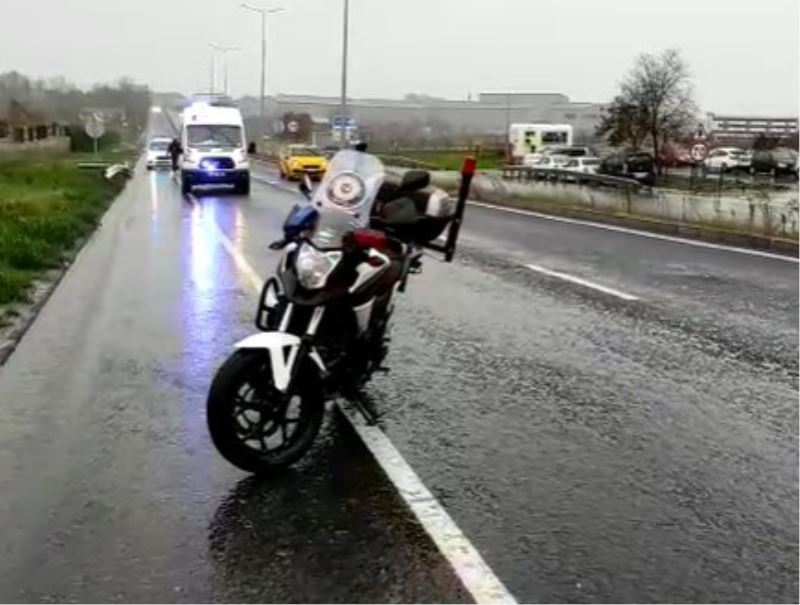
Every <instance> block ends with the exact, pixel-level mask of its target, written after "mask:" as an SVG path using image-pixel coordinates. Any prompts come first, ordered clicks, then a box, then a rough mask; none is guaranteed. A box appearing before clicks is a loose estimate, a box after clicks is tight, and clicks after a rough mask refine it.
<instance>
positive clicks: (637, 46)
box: [0, 0, 800, 115]
mask: <svg viewBox="0 0 800 605" xmlns="http://www.w3.org/2000/svg"><path fill="white" fill-rule="evenodd" d="M252 2H253V3H255V4H258V3H259V2H260V3H261V5H262V6H282V7H284V8H285V9H286V11H285V12H283V13H281V14H278V15H274V16H272V17H270V21H269V29H268V46H267V52H268V91H269V93H274V92H282V93H307V94H326V95H329V94H332V95H335V94H338V90H339V85H340V84H339V83H340V64H341V63H340V60H341V35H342V34H341V13H342V0H252ZM2 4H3V14H4V18H3V24H4V26H3V28H2V33H1V34H0V71H6V70H10V69H16V70H18V71H21V72H23V73H26V74H29V75H32V76H37V77H42V76H43V77H49V76H55V75H63V76H65V77H66V78H68V79H70V80H72V81H75V82H76V83H78V84H80V85H88V84H91V83H94V82H97V81H104V80H111V79H115V78H117V77H119V76H121V75H129V76H131V77H133V78H134V79H136V80H138V81H140V82H145V83H147V84H149V85H151V86H152V87H154V88H155V89H156V90H160V91H166V90H178V91H181V92H191V91H196V90H199V89H201V88H207V86H208V73H209V52H210V51H209V49H208V46H207V43H208V42H217V43H220V44H226V45H238V46H241V47H242V50H241V51H240V52H238V53H235V54H232V55H231V56H230V73H231V78H230V81H231V92H232V93H233V94H234V95H237V96H238V95H241V94H244V93H250V94H255V93H256V92H257V91H258V86H259V84H258V74H259V66H260V62H259V61H260V59H259V56H260V55H259V44H260V25H259V22H258V21H257V16H256V15H253V14H251V13H248V12H245V11H244V10H242V9H241V8H239V4H240V0H25V1H21V2H16V1H15V2H12V1H11V0H3V3H2ZM798 6H800V2H798V0H759V1H754V0H669V1H667V0H646V1H645V0H559V1H555V0H549V1H540V0H491V1H489V0H351V62H350V70H351V71H350V95H351V96H354V97H364V96H371V97H393V98H396V97H402V96H403V95H404V94H406V93H409V92H418V93H427V94H431V95H437V96H444V97H449V98H467V95H468V94H470V93H471V94H473V95H475V94H477V93H479V92H481V91H507V90H510V91H518V92H537V91H540V92H563V93H565V94H567V95H568V96H569V97H570V98H571V99H572V100H576V101H606V100H608V99H609V98H611V97H612V96H613V94H614V92H615V90H616V87H617V85H618V83H619V80H620V79H621V78H622V76H623V75H624V73H625V71H626V70H627V69H628V68H629V67H630V65H631V63H632V61H633V59H634V57H635V56H636V55H637V54H638V53H641V52H654V51H659V50H661V49H664V48H667V47H675V48H678V49H680V50H681V51H682V52H683V53H684V56H685V57H686V59H687V60H688V62H689V64H690V66H691V69H692V73H693V75H694V81H695V87H696V91H697V99H698V102H699V105H700V107H701V108H702V109H704V110H710V111H719V112H739V113H765V114H792V115H797V113H798V69H799V65H798V53H799V48H798V28H799V25H798V20H799V19H800V15H799V14H798V10H800V9H798Z"/></svg>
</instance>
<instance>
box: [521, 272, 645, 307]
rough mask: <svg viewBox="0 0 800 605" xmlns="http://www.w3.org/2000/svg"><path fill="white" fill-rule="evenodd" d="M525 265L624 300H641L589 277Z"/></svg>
mask: <svg viewBox="0 0 800 605" xmlns="http://www.w3.org/2000/svg"><path fill="white" fill-rule="evenodd" d="M525 266H526V267H527V268H528V269H530V270H531V271H536V272H538V273H542V274H543V275H549V276H550V277H557V278H559V279H563V280H564V281H568V282H572V283H573V284H578V285H580V286H585V287H586V288H591V289H593V290H597V291H598V292H604V293H605V294H610V295H611V296H616V297H617V298H621V299H622V300H639V298H638V297H637V296H633V295H632V294H626V293H625V292H622V291H620V290H615V289H614V288H609V287H608V286H601V285H600V284H596V283H595V282H593V281H589V280H588V279H583V278H581V277H575V276H574V275H569V274H568V273H561V272H560V271H552V270H550V269H545V268H544V267H540V266H539V265H525Z"/></svg>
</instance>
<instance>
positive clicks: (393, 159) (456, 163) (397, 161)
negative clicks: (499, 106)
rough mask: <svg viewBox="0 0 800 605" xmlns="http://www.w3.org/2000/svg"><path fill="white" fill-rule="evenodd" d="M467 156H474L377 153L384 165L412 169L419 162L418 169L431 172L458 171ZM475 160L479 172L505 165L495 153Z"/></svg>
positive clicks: (482, 153)
mask: <svg viewBox="0 0 800 605" xmlns="http://www.w3.org/2000/svg"><path fill="white" fill-rule="evenodd" d="M468 155H475V154H474V153H472V152H468V151H460V152H441V151H400V152H398V153H397V154H393V153H392V152H387V153H381V152H378V156H379V157H380V158H381V160H382V161H383V162H384V163H386V164H389V165H395V166H403V165H404V164H408V165H407V167H409V168H413V167H417V166H414V163H416V162H419V167H426V168H429V169H431V170H460V169H461V163H462V162H463V161H464V157H466V156H468ZM408 160H411V161H410V162H408ZM477 160H478V169H479V170H498V169H500V168H502V167H503V166H504V165H505V160H504V158H503V155H502V153H498V152H496V151H483V152H481V153H479V154H478V157H477ZM404 161H405V162H404Z"/></svg>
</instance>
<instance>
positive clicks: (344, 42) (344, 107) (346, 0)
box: [339, 0, 350, 145]
mask: <svg viewBox="0 0 800 605" xmlns="http://www.w3.org/2000/svg"><path fill="white" fill-rule="evenodd" d="M349 15H350V0H344V19H343V27H342V102H341V110H340V113H341V116H339V119H340V120H341V141H342V145H344V141H345V132H346V128H347V36H348V32H347V30H348V21H349Z"/></svg>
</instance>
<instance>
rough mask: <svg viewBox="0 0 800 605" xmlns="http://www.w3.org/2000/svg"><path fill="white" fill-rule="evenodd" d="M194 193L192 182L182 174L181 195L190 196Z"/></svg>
mask: <svg viewBox="0 0 800 605" xmlns="http://www.w3.org/2000/svg"><path fill="white" fill-rule="evenodd" d="M191 192H192V181H191V180H189V177H188V176H186V173H184V172H182V173H181V193H183V195H188V194H190V193H191Z"/></svg>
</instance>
